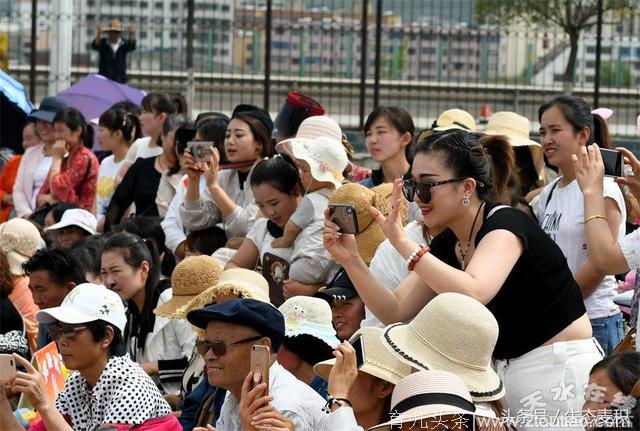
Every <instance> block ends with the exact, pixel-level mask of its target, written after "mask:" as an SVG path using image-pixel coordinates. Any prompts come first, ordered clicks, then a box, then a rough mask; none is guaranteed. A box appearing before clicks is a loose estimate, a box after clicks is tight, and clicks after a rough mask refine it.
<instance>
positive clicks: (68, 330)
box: [47, 323, 88, 341]
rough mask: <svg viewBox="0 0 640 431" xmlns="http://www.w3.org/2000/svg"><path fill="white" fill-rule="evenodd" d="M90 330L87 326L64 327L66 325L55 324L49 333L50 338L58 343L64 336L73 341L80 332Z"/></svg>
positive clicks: (48, 329) (49, 329)
mask: <svg viewBox="0 0 640 431" xmlns="http://www.w3.org/2000/svg"><path fill="white" fill-rule="evenodd" d="M85 329H88V328H87V327H86V326H85V325H64V324H59V323H58V324H55V325H51V326H49V327H48V328H47V332H49V337H50V338H51V339H52V340H53V341H57V340H58V339H59V338H60V337H61V336H62V335H64V336H65V338H68V339H73V338H75V336H76V335H78V332H80V331H84V330H85Z"/></svg>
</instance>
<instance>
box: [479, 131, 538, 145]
mask: <svg viewBox="0 0 640 431" xmlns="http://www.w3.org/2000/svg"><path fill="white" fill-rule="evenodd" d="M484 134H485V135H490V136H498V135H500V136H505V137H506V138H507V139H508V140H509V143H510V144H511V146H512V147H541V146H542V145H540V143H538V142H536V141H533V140H531V139H525V138H520V137H518V136H510V135H507V134H506V133H500V132H488V131H486V130H485V132H484Z"/></svg>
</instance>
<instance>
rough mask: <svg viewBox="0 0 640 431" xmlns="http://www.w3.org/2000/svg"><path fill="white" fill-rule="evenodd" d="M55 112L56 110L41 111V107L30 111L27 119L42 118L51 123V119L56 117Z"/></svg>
mask: <svg viewBox="0 0 640 431" xmlns="http://www.w3.org/2000/svg"><path fill="white" fill-rule="evenodd" d="M56 114H57V112H53V111H43V110H41V109H38V110H35V111H33V112H31V114H29V116H28V117H27V119H34V120H42V121H46V122H47V123H53V119H54V118H55V117H56Z"/></svg>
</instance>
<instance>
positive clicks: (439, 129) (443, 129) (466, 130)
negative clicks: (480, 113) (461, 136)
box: [433, 124, 475, 132]
mask: <svg viewBox="0 0 640 431" xmlns="http://www.w3.org/2000/svg"><path fill="white" fill-rule="evenodd" d="M453 129H458V130H464V131H465V132H475V130H474V129H468V128H466V127H462V126H458V125H457V124H452V125H450V126H442V127H434V128H433V130H435V131H436V132H446V131H447V130H453Z"/></svg>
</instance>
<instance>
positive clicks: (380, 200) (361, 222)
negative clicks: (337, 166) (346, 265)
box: [329, 183, 409, 264]
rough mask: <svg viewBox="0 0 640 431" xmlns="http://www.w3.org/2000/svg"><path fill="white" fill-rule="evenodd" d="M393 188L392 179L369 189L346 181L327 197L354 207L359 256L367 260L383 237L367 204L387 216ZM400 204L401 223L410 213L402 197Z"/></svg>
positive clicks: (404, 221)
mask: <svg viewBox="0 0 640 431" xmlns="http://www.w3.org/2000/svg"><path fill="white" fill-rule="evenodd" d="M392 190H393V183H384V184H380V185H379V186H376V187H373V188H371V189H369V188H367V187H365V186H363V185H361V184H358V183H348V184H345V185H343V186H342V187H340V188H339V189H337V190H336V191H334V192H333V193H332V194H331V197H330V198H329V203H330V204H349V205H353V207H354V208H355V209H356V218H357V220H358V228H359V232H358V233H357V234H356V244H357V245H358V252H359V253H360V256H361V257H362V259H363V260H364V261H365V262H366V263H367V264H368V263H369V262H371V260H372V259H373V256H374V255H375V254H376V250H377V249H378V246H379V245H380V244H382V242H383V241H384V240H385V239H386V238H385V236H384V233H383V232H382V228H381V227H380V225H378V223H377V222H376V221H375V219H374V218H373V216H372V215H371V213H369V205H372V206H373V207H374V208H377V209H378V210H379V211H380V212H381V213H382V214H383V215H385V216H387V215H388V214H389V211H390V210H391V202H390V200H391V192H392ZM401 205H402V206H401V208H400V218H401V220H402V224H403V225H404V224H405V223H406V221H407V217H408V214H409V210H408V208H407V202H406V200H405V199H402V202H401Z"/></svg>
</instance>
